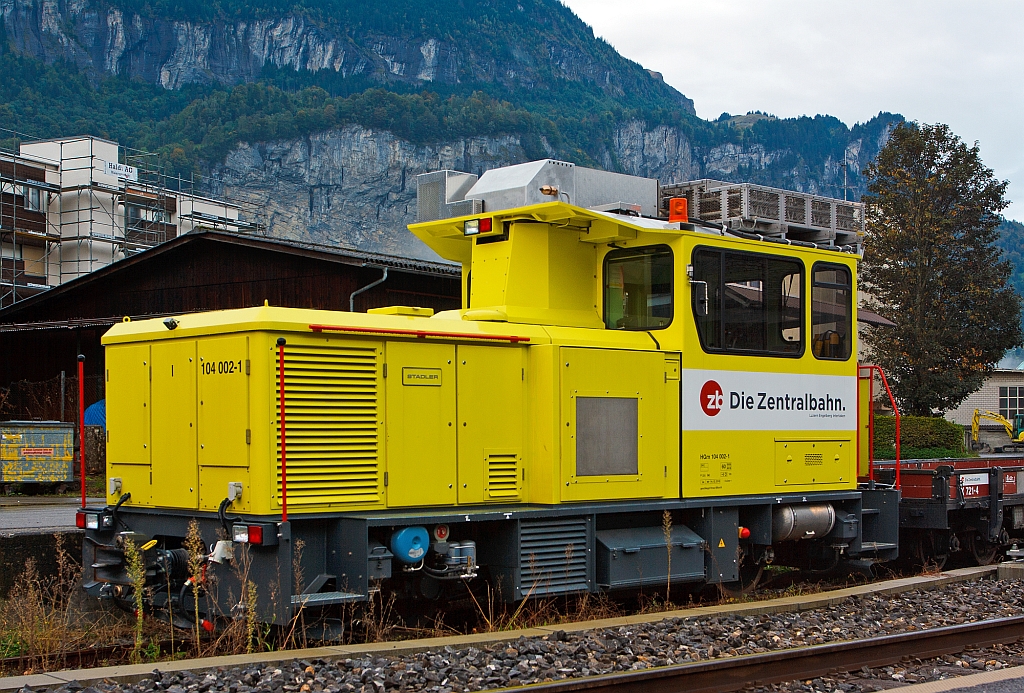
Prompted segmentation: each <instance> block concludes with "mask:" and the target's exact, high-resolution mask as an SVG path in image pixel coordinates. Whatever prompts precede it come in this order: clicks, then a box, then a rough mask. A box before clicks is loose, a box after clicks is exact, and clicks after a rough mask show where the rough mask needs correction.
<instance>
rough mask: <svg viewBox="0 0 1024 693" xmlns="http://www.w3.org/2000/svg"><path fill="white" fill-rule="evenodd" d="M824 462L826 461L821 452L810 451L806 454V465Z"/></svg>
mask: <svg viewBox="0 0 1024 693" xmlns="http://www.w3.org/2000/svg"><path fill="white" fill-rule="evenodd" d="M823 462H824V458H823V457H822V456H821V453H820V452H809V453H807V454H806V455H804V464H805V465H811V466H814V465H820V464H822V463H823Z"/></svg>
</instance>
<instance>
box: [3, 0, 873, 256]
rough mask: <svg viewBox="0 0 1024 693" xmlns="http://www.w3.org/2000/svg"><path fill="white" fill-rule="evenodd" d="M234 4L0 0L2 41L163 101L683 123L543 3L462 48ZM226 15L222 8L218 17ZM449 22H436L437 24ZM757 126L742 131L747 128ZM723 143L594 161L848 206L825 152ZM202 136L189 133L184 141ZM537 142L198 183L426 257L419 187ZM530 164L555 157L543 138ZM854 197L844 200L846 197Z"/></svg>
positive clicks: (298, 152) (618, 152) (414, 32)
mask: <svg viewBox="0 0 1024 693" xmlns="http://www.w3.org/2000/svg"><path fill="white" fill-rule="evenodd" d="M179 1H180V2H181V3H182V4H185V3H187V2H192V3H193V4H194V3H195V2H196V0H179ZM365 1H366V2H367V3H368V4H367V5H366V6H370V5H373V3H372V2H371V0H365ZM376 1H377V3H378V4H377V5H373V7H374V8H376V9H377V10H379V11H390V10H391V5H392V4H394V3H398V2H400V0H390V2H389V4H388V5H387V6H385V5H384V4H383V0H376ZM241 3H242V0H238V1H237V3H236V5H237V7H238V8H241V9H239V11H238V16H236V17H233V18H231V19H225V18H224V17H223V16H222V17H221V18H220V19H216V18H214V19H207V20H202V21H200V20H194V19H189V18H187V17H184V14H185V13H184V12H182V11H178V12H177V13H176V14H175V13H174V12H165V13H164V14H163V15H160V14H157V13H154V12H151V11H148V10H146V9H145V8H147V7H148V6H149V4H148V2H147V1H146V0H0V21H2V23H0V27H2V32H0V40H4V39H5V40H6V42H7V46H8V47H9V48H10V49H11V50H14V51H15V52H17V53H20V54H22V55H25V56H30V57H33V58H36V59H39V60H43V61H46V62H51V63H52V62H55V61H68V62H70V63H73V64H76V65H78V66H79V68H80V69H81V70H82V71H84V72H85V73H86V74H88V75H91V76H92V77H93V78H94V79H95V80H97V81H99V80H101V79H102V78H104V77H105V76H110V75H120V76H124V77H129V78H137V79H141V80H144V81H147V82H149V83H152V84H159V85H162V86H163V87H165V88H166V89H179V88H181V87H184V86H186V85H190V84H197V83H198V84H213V85H223V84H235V83H239V82H250V81H254V80H258V79H260V78H261V76H265V75H266V74H267V73H268V71H271V72H272V71H273V70H279V71H285V72H287V71H291V72H294V73H295V74H297V75H300V76H302V77H303V79H306V80H307V81H306V82H304V83H310V82H309V78H310V76H313V77H317V76H326V77H325V79H324V81H323V84H326V85H328V86H331V85H334V86H338V85H339V84H343V83H344V82H345V80H360V81H358V84H360V85H363V86H365V85H367V84H375V83H376V84H381V85H383V86H386V87H387V86H389V85H390V86H396V85H397V86H401V87H402V88H403V89H407V88H409V87H414V88H417V89H420V88H424V89H436V90H437V91H439V92H441V93H445V92H446V90H447V91H450V92H458V90H459V89H460V88H462V89H468V88H472V89H475V88H477V86H479V85H491V86H494V87H503V88H505V89H507V91H505V92H501V90H500V89H496V90H495V91H496V93H505V94H507V95H509V96H508V98H510V99H513V100H514V98H516V97H515V95H521V94H524V93H527V92H528V90H536V93H537V94H540V95H541V96H540V97H538V98H539V99H541V100H542V99H543V98H544V96H543V95H544V94H548V93H551V92H552V91H553V90H558V89H562V88H565V87H566V84H567V83H571V88H572V89H574V90H578V91H580V93H584V92H585V94H584V95H585V96H589V97H593V96H594V95H595V94H597V95H600V96H601V97H602V98H604V99H605V102H604V103H607V102H608V101H610V100H612V99H613V100H614V101H615V102H616V103H623V104H624V103H627V102H628V100H629V99H630V98H632V97H635V96H638V95H639V96H638V98H639V102H643V101H644V100H645V99H646V100H647V102H649V103H656V104H658V105H659V108H662V109H667V110H668V112H673V111H678V110H683V111H688V112H689V113H693V104H692V102H691V101H690V100H689V99H687V98H686V97H684V96H683V95H682V94H680V93H679V92H677V91H675V90H674V89H672V88H671V87H669V86H667V85H665V84H664V82H663V81H661V79H660V76H659V75H657V73H650V72H648V71H645V70H643V69H642V68H641V67H640V66H639V65H636V64H635V63H632V62H630V61H628V60H626V59H625V58H623V57H622V56H619V55H618V54H617V53H615V51H614V50H613V49H612V48H611V47H610V46H609V45H608V44H606V43H604V42H602V41H599V40H597V39H595V38H594V37H593V34H592V32H590V30H589V27H586V25H584V24H583V23H582V22H580V21H579V20H578V19H577V18H575V16H573V15H572V14H571V12H569V11H568V10H567V9H566V8H565V7H564V6H563V5H561V4H560V3H557V2H555V1H554V0H519V1H518V2H511V3H509V2H504V3H503V2H502V0H488V2H481V3H479V5H480V8H484V9H486V8H490V9H491V10H494V11H495V12H498V14H497V15H495V17H496V19H495V21H496V22H497V24H495V23H494V22H492V21H491V19H494V17H492V18H487V17H485V18H484V19H483V20H481V22H479V23H478V24H477V25H474V27H472V30H470V29H466V31H464V32H463V33H462V34H458V32H455V31H452V32H449V31H448V30H447V29H444V28H441V29H431V28H429V27H430V26H435V25H434V24H430V23H428V22H426V21H422V20H421V19H418V18H417V16H414V15H416V12H415V11H414V10H415V7H416V5H415V4H414V3H413V4H409V3H408V2H407V5H408V8H413V9H409V11H408V12H407V14H408V15H409V16H410V17H413V19H415V20H416V21H414V22H412V23H411V24H410V23H409V22H406V23H405V24H402V25H401V26H403V27H405V28H404V29H401V30H395V31H393V32H392V33H382V31H381V30H379V29H376V30H375V29H370V28H366V27H369V26H374V24H373V23H372V22H369V23H362V24H360V23H358V22H356V23H353V24H352V26H344V25H343V22H341V21H334V20H332V21H313V20H312V19H310V18H309V17H308V16H306V15H303V14H298V13H286V14H278V15H273V14H266V13H264V14H259V15H257V14H252V15H251V16H243V15H244V14H245V12H247V10H246V9H245V6H244V5H243V4H241ZM467 3H468V4H472V2H471V0H467ZM227 4H230V0H222V2H221V3H219V5H218V6H222V5H223V6H227ZM311 5H316V2H313V3H311ZM378 5H379V7H378ZM128 7H138V8H142V9H139V10H138V11H129V10H128V9H125V8H128ZM345 7H348V8H349V10H346V11H351V12H357V11H360V10H359V9H358V8H360V7H363V5H360V4H359V2H357V1H356V0H352V2H351V3H350V4H349V5H345ZM351 8H356V9H354V10H353V9H351ZM408 8H407V9H408ZM495 8H497V9H495ZM421 9H422V8H421ZM478 9H479V8H478ZM454 11H455V10H451V9H445V10H444V12H445V13H448V14H446V15H445V16H446V17H447V16H448V15H449V14H451V13H452V12H454ZM502 13H504V14H502ZM531 13H532V14H531ZM183 17H184V18H183ZM435 19H436V17H435ZM485 20H486V21H485ZM395 26H398V25H395ZM410 26H411V27H412V28H409V27H410ZM436 26H442V27H443V26H444V25H442V24H437V25H436ZM463 28H464V27H463ZM474 32H475V33H474ZM517 32H518V33H517ZM453 35H455V36H457V38H453ZM467 37H469V38H467ZM327 78H329V79H327ZM317 79H319V77H317ZM362 80H369V81H368V82H367V81H362ZM314 83H318V82H314ZM351 83H352V84H356V83H357V82H351ZM318 84H319V83H318ZM460 85H461V86H460ZM466 85H474V86H472V87H467V86H466ZM441 87H444V88H443V89H442V88H441ZM545 90H547V91H545ZM574 93H575V92H574ZM609 96H610V97H612V99H608V98H607V97H609ZM744 118H745V120H744ZM766 118H767V117H766V116H762V115H758V116H756V117H755V116H750V117H740V118H738V121H742V123H741V124H742V126H743V127H749V126H750V123H752V122H755V121H757V120H764V119H766ZM748 121H749V122H748ZM832 121H833V122H834V124H835V126H836V127H842V124H841V123H838V121H835V120H834V119H832ZM886 122H888V121H886ZM720 130H721V131H720V132H718V134H716V135H714V137H718V140H717V143H715V142H711V143H709V142H707V141H703V142H701V143H695V142H693V141H691V139H690V138H689V137H688V136H687V134H686V131H684V130H683V129H681V128H679V127H673V126H670V125H658V126H651V125H648V124H646V123H644V122H642V121H639V120H629V121H626V122H622V123H620V124H619V125H618V126H617V127H616V128H615V129H614V132H613V133H612V135H611V137H610V138H609V139H608V141H607V143H606V144H605V149H604V150H603V151H599V152H596V153H594V152H589V153H590V154H591V155H592V156H593V157H594V159H595V160H596V161H598V162H599V163H600V165H602V166H603V167H604V168H606V169H608V170H615V171H621V172H625V173H631V174H634V175H641V176H649V177H655V178H658V179H660V180H661V181H662V182H664V183H670V182H680V181H685V180H693V179H697V178H704V177H707V178H721V179H725V180H749V181H754V182H759V183H764V184H768V185H774V186H777V187H785V188H790V189H796V190H803V191H808V192H815V193H820V194H825V195H832V196H838V197H842V196H843V190H842V188H841V181H842V170H841V166H842V164H843V161H842V160H841V159H840V157H838V156H835V155H832V156H829V157H825V158H824V162H822V158H823V155H822V154H821V152H820V150H821V149H822V147H823V146H824V145H822V146H821V147H818V148H817V149H814V147H811V148H810V149H807V148H806V147H805V149H806V151H796V149H797V148H798V147H800V146H801V143H803V144H806V140H808V139H813V137H811V138H808V137H806V136H799V137H801V140H802V142H797V141H795V139H794V136H789V135H787V136H782V137H773V138H771V137H770V138H766V139H763V141H772V142H786V143H787V144H785V145H777V146H776V147H775V148H771V147H769V146H766V145H765V144H762V143H758V140H757V138H756V137H755V138H746V137H733V136H731V135H735V134H736V133H735V132H732V133H731V135H730V132H729V131H728V127H723V128H721V129H720ZM819 130H820V128H819ZM809 131H810V130H808V132H809ZM52 134H58V133H52ZM59 134H65V135H67V134H80V133H59ZM719 135H721V136H719ZM887 135H888V130H887V129H886V127H882V125H881V124H879V123H876V124H875V125H874V126H872V127H866V128H861V129H860V130H859V131H858V130H857V129H856V128H855V129H854V131H853V132H852V133H851V135H850V141H849V142H848V143H847V148H846V154H845V157H846V160H847V161H849V162H850V166H851V171H860V170H861V169H862V168H863V167H864V166H865V165H866V164H867V163H868V162H869V161H870V160H871V159H872V158H873V157H874V156H875V154H876V153H877V151H878V149H879V148H880V147H881V145H882V144H883V143H884V140H885V137H887ZM202 137H203V134H202V133H197V134H196V139H195V141H196V142H198V141H200V140H201V139H202ZM709 137H711V136H709ZM787 137H789V139H787ZM536 139H537V138H536V137H535V138H534V140H531V143H530V146H529V147H526V146H524V142H523V141H522V140H521V139H520V137H518V136H515V135H507V136H502V137H473V138H463V139H456V140H454V141H449V142H444V143H440V144H432V145H414V144H412V143H410V142H407V141H404V140H402V139H400V138H398V137H396V136H395V135H393V134H391V133H389V132H383V131H375V130H369V129H366V128H363V127H359V126H355V125H352V126H347V127H344V128H341V129H337V130H329V131H326V132H320V133H314V134H310V135H308V136H306V137H301V138H297V139H292V140H283V141H271V142H254V143H246V144H242V145H239V146H238V147H236V148H235V149H234V150H233V151H231V152H230V153H229V154H228V156H227V157H226V158H225V160H224V161H220V162H206V164H205V167H206V169H207V170H206V171H205V172H206V173H208V174H210V175H211V176H212V177H213V178H214V179H215V180H216V181H217V182H216V183H215V184H214V185H213V188H212V189H211V190H209V192H210V193H211V194H213V195H218V196H224V197H226V198H228V199H236V200H240V201H246V202H249V203H254V204H255V205H257V206H260V207H262V208H263V209H264V210H265V212H264V213H263V215H262V216H263V219H262V220H263V221H264V222H265V223H266V224H267V227H268V230H269V232H270V233H271V234H273V235H275V236H281V237H286V238H293V239H300V240H306V241H314V242H320V243H329V244H341V245H346V246H353V247H358V248H365V249H372V250H377V251H382V252H391V253H396V254H401V255H409V256H419V257H430V256H431V253H430V251H429V250H428V249H426V248H425V247H424V246H422V244H420V243H419V242H418V241H417V240H416V239H415V238H413V237H412V236H411V234H409V233H408V232H407V231H406V230H405V226H406V225H407V224H408V223H410V222H411V221H412V220H413V219H414V218H415V195H416V192H415V181H414V176H415V175H417V174H419V173H423V172H426V171H432V170H437V169H440V168H452V169H457V170H462V171H470V172H473V173H478V174H479V173H481V172H483V171H484V170H486V169H489V168H493V167H497V166H504V165H508V164H513V163H520V162H523V161H526V160H528V159H530V158H536V157H537V156H539V155H540V154H539V153H538V145H537V142H536ZM724 140H728V141H724ZM736 142H741V143H740V144H737V143H736ZM126 144H127V143H126ZM811 144H812V145H815V144H816V143H813V142H812V143H811ZM829 146H831V145H829ZM527 149H528V150H529V151H530V152H531V156H528V155H527V154H526V151H527ZM540 149H541V150H546V152H545V153H546V154H547V155H551V156H553V155H555V152H554V150H553V149H552V148H550V147H547V145H546V144H545V143H544V141H543V139H542V138H541V142H540ZM812 149H813V151H811V150H812ZM830 151H831V150H830ZM837 181H838V182H837ZM861 192H863V191H862V190H860V189H854V190H853V191H851V193H852V198H853V199H856V198H858V197H859V195H860V193H861Z"/></svg>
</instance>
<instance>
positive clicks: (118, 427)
mask: <svg viewBox="0 0 1024 693" xmlns="http://www.w3.org/2000/svg"><path fill="white" fill-rule="evenodd" d="M424 182H425V183H428V184H429V185H428V186H424V187H425V188H426V190H425V191H424V194H427V193H428V194H429V195H430V196H431V199H432V200H433V198H435V197H436V198H437V199H436V200H434V203H435V204H433V205H432V207H431V209H432V210H433V216H434V218H431V219H428V220H424V221H422V222H420V223H417V224H415V225H413V226H412V227H410V229H411V231H412V232H413V233H415V234H416V235H417V236H418V237H420V238H421V239H422V240H423V241H424V242H425V243H426V244H427V245H429V246H430V247H431V248H433V249H434V250H435V251H436V252H437V253H438V254H440V255H441V256H442V257H445V258H446V259H448V260H452V261H455V262H459V263H461V264H462V266H463V308H462V309H461V310H458V311H448V312H445V313H441V314H438V315H431V312H430V311H427V310H423V309H418V308H407V307H391V308H385V309H379V310H375V311H371V312H370V313H368V314H356V313H341V312H326V311H311V310H302V309H285V308H277V307H271V306H263V307H255V308H250V309H243V310H235V311H223V312H215V313H203V314H191V315H182V316H176V317H174V318H168V319H166V320H146V321H138V322H125V323H122V324H120V325H117V326H115V327H114V328H112V329H111V330H110V332H108V333H107V335H106V336H105V337H104V344H105V346H106V364H107V379H108V382H107V402H108V404H107V406H108V414H107V416H108V430H109V439H108V443H107V475H108V493H109V496H108V501H109V504H108V505H107V506H105V507H103V508H89V509H86V510H85V511H84V512H82V513H81V514H80V521H81V523H82V524H83V525H84V526H85V528H86V539H87V540H86V542H85V565H86V587H87V589H88V590H89V591H90V592H91V593H93V594H96V595H100V596H106V597H111V598H115V599H118V600H127V599H128V598H129V597H130V595H131V591H132V589H133V585H132V583H131V580H130V579H128V577H127V572H126V570H125V564H124V555H123V554H124V543H125V541H127V540H131V541H133V542H135V543H136V545H138V546H141V547H143V548H144V550H145V554H144V555H145V560H146V563H147V567H148V577H147V580H148V584H149V585H150V587H151V588H152V589H153V590H154V592H153V596H152V601H151V608H153V609H154V610H156V611H161V610H163V609H165V608H166V606H167V604H168V602H170V603H172V604H174V610H175V612H176V613H178V614H182V613H183V612H184V611H186V610H187V611H189V612H191V607H190V606H189V604H191V603H192V600H194V599H195V593H196V592H199V593H200V594H201V595H202V596H203V599H202V600H201V601H202V604H203V607H202V608H203V612H204V618H207V619H208V620H210V621H211V622H213V621H214V620H215V618H216V617H217V616H219V615H235V616H237V615H239V614H240V613H241V612H242V611H244V609H245V608H246V607H245V604H246V601H245V600H244V599H242V586H241V585H242V580H243V578H245V579H246V580H249V581H252V582H253V583H254V584H255V585H256V587H257V592H258V605H257V609H258V611H259V614H258V616H259V618H261V619H263V620H265V621H268V622H276V623H284V622H287V621H288V620H289V619H290V618H291V617H292V616H293V615H294V614H295V613H296V612H297V610H298V609H299V608H303V609H311V610H312V609H317V610H321V609H328V610H330V609H334V608H336V607H337V606H338V605H341V604H344V603H347V602H353V601H365V600H367V599H368V598H370V596H371V595H372V594H374V593H375V592H376V591H377V590H386V591H390V592H393V593H395V594H397V595H398V596H400V597H402V598H408V599H436V598H450V597H455V598H459V597H463V596H466V592H465V590H466V586H467V583H468V584H469V585H470V586H472V585H475V584H479V583H480V581H483V580H488V581H490V582H491V583H492V584H494V585H496V586H498V588H499V589H500V590H501V594H502V595H503V596H504V598H506V599H509V600H517V599H521V598H526V597H537V596H543V595H552V594H567V593H573V592H585V591H592V592H593V591H599V590H605V589H633V588H639V587H647V586H658V587H660V586H661V585H664V584H665V583H666V581H667V580H668V579H669V577H670V576H669V560H668V558H669V553H670V552H671V573H672V574H671V582H672V583H673V584H675V585H678V584H681V583H706V584H721V585H723V586H725V587H727V588H730V589H737V590H741V589H743V588H745V587H747V586H749V585H750V584H752V583H753V582H755V581H756V578H757V576H758V575H759V574H760V571H761V570H762V569H763V567H764V566H765V565H767V564H769V563H772V562H776V563H780V564H784V565H792V566H798V567H812V568H829V567H832V566H835V565H837V564H838V562H840V561H857V562H862V563H863V562H871V561H875V560H888V559H891V558H894V557H895V556H896V554H897V551H898V540H897V532H898V529H897V524H898V507H897V506H898V498H899V494H898V491H896V490H895V489H893V488H888V487H883V486H880V485H876V484H873V483H872V484H870V485H862V484H859V483H858V478H859V477H863V478H866V477H867V476H868V475H869V469H868V460H867V454H866V444H865V442H866V427H865V426H864V425H862V424H861V422H862V421H866V418H865V416H866V411H867V410H866V407H867V400H866V399H865V398H864V397H860V398H859V399H858V393H859V389H858V378H857V364H856V358H855V354H856V344H855V341H856V330H855V329H854V326H855V324H856V323H855V318H856V315H855V313H856V306H855V301H854V300H853V297H854V295H855V291H856V263H857V259H858V258H857V255H856V254H855V253H854V252H850V251H851V250H853V248H847V249H843V248H839V247H835V246H830V245H816V244H814V243H800V242H793V241H787V240H784V239H783V240H782V242H772V239H770V238H764V237H759V236H756V235H751V234H746V233H743V232H736V231H730V230H728V229H724V228H721V227H715V226H713V225H707V224H691V223H688V222H687V221H686V220H685V218H683V219H677V218H671V217H670V218H669V219H667V220H666V219H664V218H655V217H653V216H644V215H653V214H656V213H657V210H658V208H659V205H660V201H659V200H658V194H659V193H658V185H657V181H653V180H648V179H638V178H635V177H631V176H622V175H619V174H611V173H605V172H600V171H591V170H588V169H581V168H579V167H574V166H573V165H572V164H565V163H563V162H555V161H541V162H533V163H531V164H523V165H520V166H514V167H508V168H506V169H498V170H495V171H490V172H488V173H486V174H484V176H482V177H481V178H479V179H478V180H477V179H476V177H475V176H469V174H456V173H453V172H442V174H440V175H439V174H429V176H428V177H427V178H425V181H424ZM623 200H625V201H624V202H623ZM421 207H424V208H425V206H424V205H421ZM467 209H468V210H471V211H474V213H473V214H470V215H468V216H461V217H451V218H449V214H450V213H451V212H452V210H460V211H462V212H464V211H466V210H467ZM666 512H667V515H666ZM666 518H667V520H668V523H669V524H671V529H670V531H669V532H668V536H667V537H666V534H665V529H664V525H665V523H666ZM193 519H195V520H197V521H198V524H199V528H200V530H201V532H202V537H203V541H204V543H205V545H206V546H207V547H208V548H209V554H208V555H207V556H205V557H204V559H203V560H204V569H203V572H202V576H201V579H200V582H199V585H198V586H196V584H195V583H194V581H192V580H190V579H188V576H187V570H186V564H187V552H186V551H185V549H184V548H183V547H184V540H185V535H186V530H187V526H188V523H189V522H190V521H191V520H193ZM300 539H301V540H302V544H303V548H302V551H301V556H299V552H298V551H296V544H297V542H298V540H300ZM296 560H298V561H299V562H300V563H301V573H302V574H303V576H304V579H303V583H304V584H302V585H295V584H293V582H294V580H293V576H294V575H295V574H296V573H295V571H294V570H293V567H294V566H293V561H296ZM162 585H166V587H161V586H162Z"/></svg>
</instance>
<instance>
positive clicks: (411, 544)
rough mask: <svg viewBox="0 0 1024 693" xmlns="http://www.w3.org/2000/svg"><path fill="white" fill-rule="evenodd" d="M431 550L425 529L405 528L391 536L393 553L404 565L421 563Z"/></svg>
mask: <svg viewBox="0 0 1024 693" xmlns="http://www.w3.org/2000/svg"><path fill="white" fill-rule="evenodd" d="M429 548H430V535H429V534H427V530H426V528H425V527H403V528H402V529H400V530H398V531H397V532H395V533H394V534H392V535H391V553H393V554H395V558H397V559H398V560H400V561H401V562H402V563H410V564H412V563H419V562H420V561H422V560H423V557H424V556H426V555H427V549H429Z"/></svg>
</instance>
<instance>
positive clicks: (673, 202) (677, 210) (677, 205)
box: [668, 197, 690, 223]
mask: <svg viewBox="0 0 1024 693" xmlns="http://www.w3.org/2000/svg"><path fill="white" fill-rule="evenodd" d="M688 205H689V203H688V202H687V201H686V198H685V197H673V198H672V199H670V200H669V201H668V220H669V223H675V222H677V221H681V222H683V223H686V222H688V221H689V220H690V213H689V209H688Z"/></svg>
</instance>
